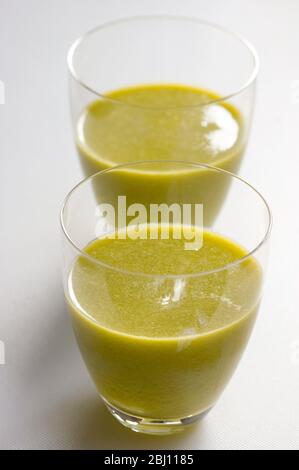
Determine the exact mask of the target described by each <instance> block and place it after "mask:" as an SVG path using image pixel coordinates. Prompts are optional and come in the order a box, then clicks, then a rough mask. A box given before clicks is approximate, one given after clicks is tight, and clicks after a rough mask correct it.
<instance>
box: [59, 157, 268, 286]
mask: <svg viewBox="0 0 299 470" xmlns="http://www.w3.org/2000/svg"><path fill="white" fill-rule="evenodd" d="M151 163H152V164H157V163H168V164H171V163H172V164H180V165H185V166H189V167H195V168H202V169H206V170H212V171H216V172H218V173H221V174H222V175H226V176H229V177H230V178H231V179H232V180H238V182H240V183H242V184H244V185H245V186H247V188H248V189H249V190H252V191H253V192H254V193H255V194H256V196H257V197H258V198H259V199H260V200H261V201H262V203H263V204H264V207H265V209H266V213H267V217H268V221H267V226H266V229H265V232H264V235H263V236H262V238H261V240H260V241H259V242H258V243H257V244H256V245H255V247H254V248H253V249H251V250H250V251H249V252H248V253H247V254H246V255H244V256H242V257H241V258H239V259H237V260H236V261H233V262H231V263H227V264H225V265H224V266H221V267H220V268H216V269H212V270H208V271H200V272H197V273H182V274H152V273H143V272H140V271H136V272H134V271H129V270H127V269H122V268H119V267H117V266H113V265H110V264H108V263H104V262H103V261H100V260H98V259H97V258H94V257H93V256H91V255H90V254H88V253H87V252H86V251H84V250H82V249H81V248H79V247H78V246H77V245H76V243H75V242H74V241H73V240H72V238H71V236H70V235H69V233H68V230H67V229H66V226H65V222H64V215H65V210H66V208H67V205H68V202H69V201H70V199H71V198H72V196H73V194H74V193H75V192H76V191H77V190H78V189H79V188H81V186H84V185H85V184H86V183H87V182H89V181H92V180H93V179H94V178H97V177H99V176H102V175H104V174H106V173H110V172H113V171H117V170H120V169H127V168H128V167H130V166H134V165H140V164H151ZM272 222H273V219H272V213H271V209H270V207H269V204H268V203H267V201H266V199H265V198H264V196H263V195H262V194H261V193H260V192H259V191H258V190H257V189H256V188H255V187H254V186H252V185H251V184H250V183H248V182H247V181H245V180H244V179H243V178H241V177H240V176H238V175H235V174H234V173H231V172H230V171H227V170H223V169H222V168H218V167H215V166H212V165H207V164H205V163H197V162H190V161H183V160H164V161H163V160H143V161H137V162H129V163H123V164H121V165H115V166H113V167H109V168H106V169H105V170H101V171H98V172H97V173H94V174H92V175H90V176H87V177H86V178H84V179H82V180H81V181H79V183H77V184H76V185H75V186H74V187H73V188H72V189H71V190H70V191H69V192H68V194H67V195H66V197H65V199H64V201H63V203H62V207H61V210H60V227H61V229H62V233H63V235H64V236H65V238H66V240H67V241H68V243H69V244H70V245H71V246H72V248H73V249H74V250H75V251H76V252H77V253H78V255H79V256H80V257H83V258H85V259H87V260H89V261H90V262H92V263H94V264H96V265H99V266H102V267H104V268H108V269H110V270H112V271H117V272H120V273H122V274H126V275H130V276H142V277H146V278H151V279H153V278H155V279H157V278H159V279H178V278H196V277H201V276H208V275H211V274H214V273H217V272H221V271H226V270H227V269H230V268H232V267H234V266H237V265H239V264H242V263H243V262H244V261H246V260H247V259H249V258H251V257H252V256H253V255H254V254H255V253H256V252H257V251H258V250H259V249H260V248H261V247H262V246H263V245H265V243H266V242H267V241H268V239H269V236H270V233H271V229H272ZM104 238H105V237H103V239H104Z"/></svg>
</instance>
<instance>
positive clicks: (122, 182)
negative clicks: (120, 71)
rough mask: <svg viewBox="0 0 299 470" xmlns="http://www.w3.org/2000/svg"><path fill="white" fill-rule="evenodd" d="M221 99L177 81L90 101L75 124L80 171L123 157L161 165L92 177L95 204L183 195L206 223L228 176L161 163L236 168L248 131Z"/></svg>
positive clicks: (220, 199) (174, 199)
mask: <svg viewBox="0 0 299 470" xmlns="http://www.w3.org/2000/svg"><path fill="white" fill-rule="evenodd" d="M220 99H221V97H220V96H219V95H217V94H215V93H212V92H210V91H207V90H204V89H197V88H191V87H187V86H183V85H143V86H138V87H132V88H127V89H121V90H117V91H114V92H112V93H109V94H107V95H106V96H105V97H104V98H103V99H101V100H97V101H94V102H93V103H91V104H90V105H89V106H88V107H87V108H86V109H85V110H84V111H83V112H82V114H81V116H80V118H79V120H78V122H77V128H76V139H77V147H78V150H79V155H80V161H81V163H82V168H83V170H84V173H85V174H86V175H91V174H94V173H96V172H98V171H100V170H103V169H106V168H110V167H112V166H115V165H118V164H122V163H127V162H142V161H151V162H152V161H154V160H155V161H159V162H162V163H160V164H159V163H156V164H154V165H155V166H154V167H153V164H152V165H151V166H150V167H148V166H147V165H139V167H132V166H131V167H127V168H125V169H123V170H121V169H120V170H118V171H117V172H116V171H115V172H111V173H110V174H109V175H107V174H106V176H105V178H102V179H101V180H100V181H99V184H98V185H96V183H95V182H94V190H95V194H96V197H97V199H98V201H99V202H104V203H109V204H112V205H113V206H114V207H116V204H117V197H118V196H120V195H124V196H126V197H127V204H128V205H131V204H134V203H139V204H143V205H144V206H146V207H147V208H148V206H149V204H151V203H152V204H160V203H163V202H166V203H168V204H169V205H170V204H172V203H180V202H181V200H183V201H184V203H190V204H195V203H201V204H203V205H204V217H205V220H204V222H205V225H206V226H211V224H212V223H213V221H214V220H215V217H216V216H217V214H218V213H219V210H220V208H221V206H222V204H223V202H224V200H225V196H226V194H227V191H228V189H229V185H230V182H231V178H229V177H226V178H225V177H224V176H222V175H220V174H219V173H217V172H215V170H214V171H213V170H209V169H207V168H206V169H204V168H199V169H197V170H196V169H194V168H192V167H190V166H189V167H186V168H185V171H182V170H183V167H182V166H181V167H180V168H178V167H176V166H175V165H173V168H172V167H171V165H172V164H170V163H169V166H168V167H166V166H165V164H163V162H169V161H171V160H176V161H178V160H179V161H186V162H190V161H192V162H197V163H207V164H210V165H212V166H216V167H219V168H222V169H225V170H228V171H231V172H233V173H237V172H238V169H239V166H240V163H241V159H242V156H243V151H244V148H245V144H246V137H247V135H246V132H245V130H244V125H243V119H242V117H241V115H240V113H239V112H238V110H237V109H236V108H235V107H234V106H232V105H231V104H228V103H226V102H223V101H219V100H220ZM217 100H218V101H217ZM153 170H154V171H153ZM179 170H181V171H179ZM221 176H222V177H221Z"/></svg>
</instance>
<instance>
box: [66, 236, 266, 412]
mask: <svg viewBox="0 0 299 470" xmlns="http://www.w3.org/2000/svg"><path fill="white" fill-rule="evenodd" d="M128 233H129V232H128ZM183 244H184V240H183V239H173V237H172V236H171V233H170V238H169V239H161V238H160V237H159V239H156V240H150V239H146V240H141V239H137V240H132V239H131V238H130V237H128V236H127V238H126V239H124V240H123V239H117V233H116V234H115V239H112V238H111V237H109V238H103V239H97V240H95V241H93V242H92V243H90V244H89V245H88V246H87V247H86V248H85V251H86V253H87V254H89V255H90V256H91V257H92V258H89V259H88V258H86V257H83V256H80V257H78V258H77V260H76V262H75V264H74V266H73V268H72V271H71V273H70V276H69V282H68V293H67V295H68V305H69V309H70V313H71V317H72V322H73V326H74V331H75V335H76V338H77V341H78V344H79V347H80V350H81V353H82V356H83V358H84V360H85V362H86V365H87V367H88V369H89V372H90V374H91V376H92V378H93V380H94V382H95V384H96V387H97V389H98V391H99V393H100V395H101V396H102V397H103V398H104V400H105V401H106V402H107V403H108V404H109V405H112V406H113V407H115V408H117V409H118V410H121V411H122V412H125V413H127V414H129V415H133V416H138V417H143V418H147V419H158V420H159V419H160V420H161V419H163V420H172V419H178V418H180V419H181V418H186V417H192V416H196V415H198V414H200V413H203V412H205V411H207V410H208V409H210V408H211V407H212V406H213V405H214V403H215V401H216V400H217V398H218V397H219V395H220V393H221V392H222V390H223V389H224V387H225V385H226V384H227V382H228V380H229V379H230V377H231V376H232V374H233V372H234V369H235V367H236V365H237V363H238V361H239V359H240V357H241V355H242V352H243V350H244V348H245V346H246V344H247V341H248V338H249V336H250V332H251V329H252V327H253V324H254V321H255V318H256V313H257V309H258V303H259V298H260V288H261V281H262V273H261V268H260V266H259V264H258V262H257V261H256V260H255V259H254V258H253V257H247V258H246V259H244V260H243V261H240V259H241V258H243V257H244V256H246V254H247V253H246V251H245V250H244V249H243V248H242V247H241V246H239V245H237V244H236V243H234V242H232V241H230V240H229V239H227V238H225V237H223V236H220V235H217V234H215V233H212V232H209V231H204V234H203V246H202V248H201V249H199V250H191V251H189V250H185V249H184V246H183ZM93 258H95V259H96V260H98V261H99V262H100V263H96V262H94V260H93ZM237 261H239V262H237ZM225 266H226V268H225V269H222V268H224V267H225ZM211 271H212V272H211ZM207 272H209V274H207ZM133 273H140V274H133Z"/></svg>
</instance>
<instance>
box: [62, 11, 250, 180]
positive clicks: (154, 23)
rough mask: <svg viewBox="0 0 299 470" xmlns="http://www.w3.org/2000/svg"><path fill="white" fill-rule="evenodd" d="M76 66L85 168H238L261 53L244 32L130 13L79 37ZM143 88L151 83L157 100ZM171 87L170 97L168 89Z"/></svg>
mask: <svg viewBox="0 0 299 470" xmlns="http://www.w3.org/2000/svg"><path fill="white" fill-rule="evenodd" d="M68 66H69V82H70V83H69V85H70V103H71V115H72V123H73V131H74V137H75V143H76V147H77V149H78V154H79V157H80V162H81V166H82V169H83V172H84V174H85V175H86V176H89V175H91V174H93V173H96V172H98V171H100V170H103V169H106V168H110V167H112V166H113V165H118V164H122V163H126V162H134V161H142V160H143V161H144V160H157V159H159V160H186V161H196V162H199V163H206V164H210V165H213V166H217V167H219V168H223V169H225V170H228V171H231V172H234V173H237V172H238V170H239V166H240V163H241V161H242V157H243V154H244V150H245V147H246V144H247V140H248V135H249V130H250V125H251V120H252V111H253V104H254V91H255V82H256V77H257V73H258V58H257V54H256V52H255V50H254V48H253V47H252V46H251V45H250V44H249V42H248V41H247V40H245V39H244V38H242V37H240V36H238V35H236V34H234V33H232V32H231V31H228V30H226V29H225V28H222V27H219V26H217V25H214V24H211V23H208V22H206V21H202V20H199V19H194V18H185V17H173V16H147V17H134V18H127V19H122V20H119V21H114V22H112V23H107V24H104V25H101V26H99V27H97V28H95V29H93V30H92V31H90V32H89V33H87V34H85V35H84V36H82V37H81V38H79V39H78V40H77V41H75V42H74V44H73V45H72V46H71V48H70V50H69V54H68ZM144 86H147V87H148V86H149V87H151V95H150V96H151V97H150V98H148V97H147V98H145V96H144V88H143V87H144ZM165 86H166V87H167V86H170V87H171V89H172V95H171V96H170V94H169V91H168V92H167V91H166V93H165V90H164V92H163V90H162V91H161V87H162V88H163V87H165ZM132 87H133V88H132ZM134 87H137V88H135V92H133V94H132V89H133V90H134ZM184 87H185V88H184ZM186 87H187V89H188V90H189V92H188V91H187V92H186ZM119 90H122V92H121V91H119ZM130 90H131V92H130ZM136 90H137V91H136ZM138 90H139V92H138ZM142 90H143V91H142ZM182 90H185V93H182ZM195 90H197V92H196V91H195ZM199 90H201V92H200V93H198V91H199ZM147 93H148V92H147ZM173 93H174V94H176V97H175V98H174V97H173ZM147 96H148V95H147Z"/></svg>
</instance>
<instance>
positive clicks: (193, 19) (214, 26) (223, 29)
mask: <svg viewBox="0 0 299 470" xmlns="http://www.w3.org/2000/svg"><path fill="white" fill-rule="evenodd" d="M163 19H164V20H170V21H178V20H181V21H190V22H192V23H198V24H200V25H202V26H207V27H210V28H212V29H216V30H218V31H220V32H222V33H225V34H228V35H230V36H232V37H233V38H235V39H236V40H238V41H239V42H240V43H242V44H243V46H245V48H247V50H248V51H249V52H250V54H251V57H252V60H253V67H252V70H251V73H250V74H249V76H248V78H247V79H246V80H245V82H244V83H243V84H242V85H241V86H240V87H239V88H238V89H237V90H236V91H234V92H232V93H229V94H227V95H223V96H220V97H219V98H215V99H211V100H207V101H206V102H204V103H199V104H193V105H180V106H161V107H159V106H154V107H148V106H142V105H137V104H134V103H128V102H125V101H122V100H120V99H117V98H111V97H109V96H107V95H105V93H103V92H100V91H97V90H95V89H93V88H92V87H90V86H89V85H88V84H87V83H86V82H85V81H84V80H82V79H81V78H80V76H79V74H78V73H77V71H76V69H75V66H74V57H75V53H76V51H77V50H78V48H79V46H80V45H81V44H82V43H83V41H84V40H85V39H86V38H88V37H90V36H91V35H93V34H95V33H97V32H98V31H102V30H104V29H106V28H110V27H113V26H117V25H119V24H123V23H129V22H133V21H138V20H139V21H140V20H142V21H144V20H145V21H153V20H163ZM67 64H68V70H69V73H70V75H71V77H72V78H73V79H74V80H75V81H76V82H77V83H78V84H79V85H81V86H82V87H83V88H85V89H86V90H87V91H89V92H90V93H92V94H94V95H96V96H98V98H101V99H105V100H107V101H110V102H112V103H117V104H121V105H123V106H127V107H129V108H137V109H147V110H155V109H192V108H200V107H203V106H207V105H211V104H214V103H219V102H225V101H227V100H229V99H231V98H233V97H235V96H237V95H239V94H240V93H242V92H243V91H245V90H246V89H247V88H249V87H250V86H251V85H252V84H253V83H254V82H255V80H256V78H257V75H258V72H259V66H260V61H259V56H258V53H257V51H256V49H255V47H254V46H253V45H252V44H251V42H250V41H249V40H248V39H246V38H245V37H244V36H242V35H241V34H239V33H236V32H234V31H232V30H230V29H229V28H226V27H224V26H221V25H218V24H217V23H213V22H211V21H207V20H203V19H201V18H196V17H190V16H184V15H140V16H129V17H124V18H119V19H117V20H113V21H108V22H105V23H102V24H100V25H98V26H96V27H94V28H92V29H90V30H89V31H87V32H86V33H85V34H83V35H81V36H79V37H78V38H77V39H76V40H75V41H74V42H73V43H72V45H71V46H70V47H69V49H68V53H67Z"/></svg>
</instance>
